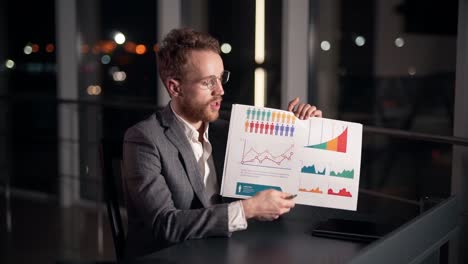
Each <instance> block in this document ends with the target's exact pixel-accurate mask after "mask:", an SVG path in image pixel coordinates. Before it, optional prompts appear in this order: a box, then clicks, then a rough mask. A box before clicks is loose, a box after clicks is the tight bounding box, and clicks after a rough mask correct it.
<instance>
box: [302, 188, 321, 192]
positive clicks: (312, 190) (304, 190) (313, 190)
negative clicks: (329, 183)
mask: <svg viewBox="0 0 468 264" xmlns="http://www.w3.org/2000/svg"><path fill="white" fill-rule="evenodd" d="M299 191H300V192H311V193H323V191H322V190H320V188H319V187H317V188H312V189H310V190H307V189H306V188H299Z"/></svg>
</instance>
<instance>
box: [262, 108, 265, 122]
mask: <svg viewBox="0 0 468 264" xmlns="http://www.w3.org/2000/svg"><path fill="white" fill-rule="evenodd" d="M264 120H265V109H263V110H262V121H264Z"/></svg>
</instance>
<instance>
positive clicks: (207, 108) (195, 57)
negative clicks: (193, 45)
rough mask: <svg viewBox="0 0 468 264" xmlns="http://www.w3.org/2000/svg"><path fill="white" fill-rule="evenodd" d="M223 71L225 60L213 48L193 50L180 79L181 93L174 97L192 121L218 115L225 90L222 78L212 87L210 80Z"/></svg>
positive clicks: (213, 118) (206, 119)
mask: <svg viewBox="0 0 468 264" xmlns="http://www.w3.org/2000/svg"><path fill="white" fill-rule="evenodd" d="M223 71H224V66H223V61H222V59H221V57H220V56H219V54H217V53H215V52H213V51H191V52H190V53H189V54H188V63H187V66H186V67H185V70H184V73H185V75H184V76H182V78H181V80H180V95H179V96H177V97H176V98H173V100H174V103H176V104H177V106H178V107H177V108H178V109H179V110H180V113H179V114H180V115H182V116H183V117H184V118H185V119H187V121H189V122H191V123H197V122H200V121H203V122H212V121H214V120H216V119H217V118H218V116H219V109H220V107H221V101H222V95H223V94H224V89H223V86H222V83H221V81H220V80H217V81H216V85H214V86H213V87H211V89H210V88H209V86H207V83H209V81H210V80H213V77H220V76H221V74H222V73H223Z"/></svg>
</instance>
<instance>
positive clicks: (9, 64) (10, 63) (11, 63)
mask: <svg viewBox="0 0 468 264" xmlns="http://www.w3.org/2000/svg"><path fill="white" fill-rule="evenodd" d="M5 67H7V68H8V69H13V67H15V62H14V61H13V60H6V62H5Z"/></svg>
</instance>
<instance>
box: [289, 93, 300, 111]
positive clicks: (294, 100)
mask: <svg viewBox="0 0 468 264" xmlns="http://www.w3.org/2000/svg"><path fill="white" fill-rule="evenodd" d="M297 103H299V97H296V98H294V99H293V100H292V101H291V102H289V104H288V111H290V112H291V111H292V110H293V109H294V107H295V106H296V105H297Z"/></svg>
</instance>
